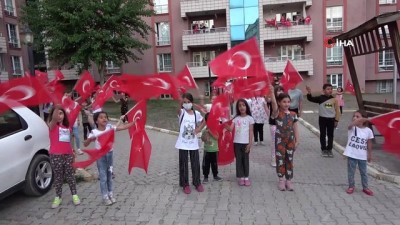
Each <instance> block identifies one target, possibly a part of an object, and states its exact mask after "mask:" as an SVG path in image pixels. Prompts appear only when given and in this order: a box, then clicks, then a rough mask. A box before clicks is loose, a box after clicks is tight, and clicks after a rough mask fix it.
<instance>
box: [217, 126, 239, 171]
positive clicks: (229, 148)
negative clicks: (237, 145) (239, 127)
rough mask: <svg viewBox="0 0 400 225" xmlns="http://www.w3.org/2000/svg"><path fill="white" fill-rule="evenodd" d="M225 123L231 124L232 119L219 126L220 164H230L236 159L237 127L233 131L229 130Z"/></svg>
mask: <svg viewBox="0 0 400 225" xmlns="http://www.w3.org/2000/svg"><path fill="white" fill-rule="evenodd" d="M225 124H227V125H229V126H231V125H232V120H230V121H227V122H225V123H223V124H221V125H220V126H219V130H218V150H219V151H218V165H220V166H223V165H228V164H231V163H232V162H233V161H234V160H235V152H234V150H233V134H234V133H235V128H233V130H232V131H228V130H227V129H226V128H225Z"/></svg>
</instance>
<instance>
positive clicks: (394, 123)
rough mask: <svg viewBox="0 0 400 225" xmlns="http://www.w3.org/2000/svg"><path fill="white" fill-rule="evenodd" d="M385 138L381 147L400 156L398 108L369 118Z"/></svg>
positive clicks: (399, 117) (399, 112) (399, 111)
mask: <svg viewBox="0 0 400 225" xmlns="http://www.w3.org/2000/svg"><path fill="white" fill-rule="evenodd" d="M369 121H370V122H371V123H372V124H373V125H375V127H376V128H377V129H378V131H379V133H380V134H381V135H382V136H383V137H384V138H385V142H384V144H383V149H384V150H386V151H388V152H391V153H394V154H396V155H398V156H400V138H399V137H400V110H397V111H394V112H390V113H386V114H383V115H379V116H375V117H372V118H371V119H369Z"/></svg>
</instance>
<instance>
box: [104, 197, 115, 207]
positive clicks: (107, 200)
mask: <svg viewBox="0 0 400 225" xmlns="http://www.w3.org/2000/svg"><path fill="white" fill-rule="evenodd" d="M103 203H104V205H106V206H109V205H112V204H113V203H112V201H111V200H110V198H109V197H108V196H107V198H103Z"/></svg>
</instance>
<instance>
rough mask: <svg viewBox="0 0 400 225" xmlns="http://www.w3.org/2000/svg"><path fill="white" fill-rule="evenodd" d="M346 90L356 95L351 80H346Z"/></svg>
mask: <svg viewBox="0 0 400 225" xmlns="http://www.w3.org/2000/svg"><path fill="white" fill-rule="evenodd" d="M344 91H345V92H350V93H351V94H352V95H356V91H355V90H354V86H353V85H352V84H351V83H350V81H349V80H347V82H346V87H345V88H344Z"/></svg>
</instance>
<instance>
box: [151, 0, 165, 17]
mask: <svg viewBox="0 0 400 225" xmlns="http://www.w3.org/2000/svg"><path fill="white" fill-rule="evenodd" d="M154 11H155V12H156V14H165V13H168V0H154Z"/></svg>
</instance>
